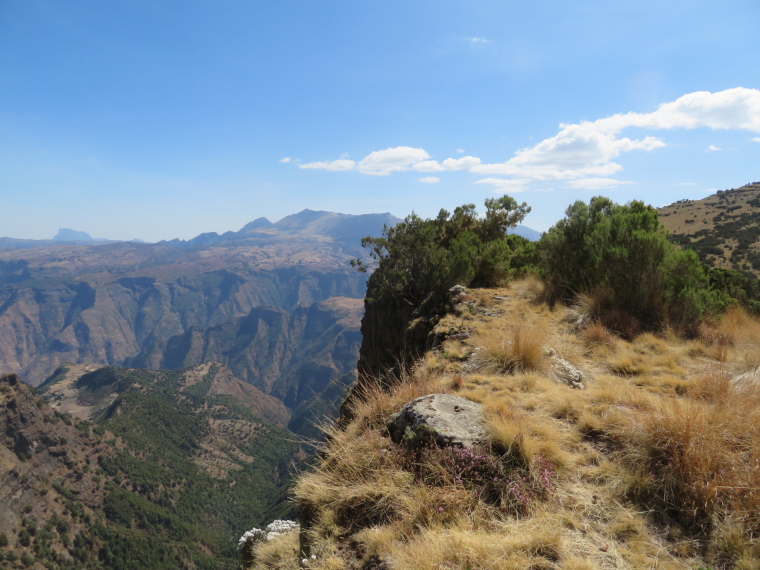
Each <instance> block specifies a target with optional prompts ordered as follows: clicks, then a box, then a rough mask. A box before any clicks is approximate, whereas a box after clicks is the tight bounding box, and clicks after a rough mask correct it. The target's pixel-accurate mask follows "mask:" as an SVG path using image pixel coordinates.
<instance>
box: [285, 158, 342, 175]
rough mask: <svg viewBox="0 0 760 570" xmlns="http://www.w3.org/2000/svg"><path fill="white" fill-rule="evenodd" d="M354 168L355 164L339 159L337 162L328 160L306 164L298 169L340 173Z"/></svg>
mask: <svg viewBox="0 0 760 570" xmlns="http://www.w3.org/2000/svg"><path fill="white" fill-rule="evenodd" d="M354 166H356V162H354V161H353V160H346V159H343V158H340V159H338V160H328V161H322V162H307V163H306V164H302V165H300V166H299V167H298V168H303V169H307V170H331V171H333V172H342V171H345V170H353V168H354Z"/></svg>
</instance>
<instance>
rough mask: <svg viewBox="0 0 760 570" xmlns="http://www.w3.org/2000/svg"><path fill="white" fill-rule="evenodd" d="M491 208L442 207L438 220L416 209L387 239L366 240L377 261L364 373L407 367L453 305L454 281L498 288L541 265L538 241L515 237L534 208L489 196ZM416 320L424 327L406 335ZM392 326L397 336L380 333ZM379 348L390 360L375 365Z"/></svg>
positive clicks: (368, 311)
mask: <svg viewBox="0 0 760 570" xmlns="http://www.w3.org/2000/svg"><path fill="white" fill-rule="evenodd" d="M485 206H486V213H485V216H483V217H480V216H478V214H477V212H476V210H475V206H474V205H473V204H465V205H463V206H460V207H458V208H456V209H455V210H454V213H453V214H451V213H449V212H447V211H446V210H441V211H440V212H439V214H438V216H437V217H436V218H435V219H422V218H420V217H419V216H417V215H416V214H414V213H412V214H411V215H409V216H407V217H406V219H404V221H402V222H400V223H399V224H397V225H396V226H394V227H385V228H384V229H383V235H382V237H366V238H364V239H363V240H362V245H363V246H364V247H368V248H370V252H369V255H370V257H371V258H372V259H373V260H374V263H375V267H374V272H373V274H372V276H371V277H370V279H369V282H368V284H367V295H366V299H365V309H366V310H365V317H364V319H363V321H362V322H363V323H368V322H370V321H372V325H371V326H364V325H363V327H362V333H363V336H364V340H363V345H362V356H361V360H360V371H361V372H362V373H369V374H373V373H379V372H382V371H384V370H387V369H390V368H392V367H393V366H394V365H396V364H398V363H399V362H400V363H402V364H407V363H408V362H410V361H411V360H412V359H413V358H414V356H415V354H416V353H418V352H419V351H421V350H424V348H425V346H424V339H425V337H426V335H427V333H428V332H429V331H430V330H431V329H432V325H431V323H433V321H435V320H436V318H437V317H438V316H439V315H441V314H443V312H444V311H445V310H446V305H447V303H448V301H449V299H448V296H449V289H450V288H451V287H453V286H454V285H457V284H461V285H465V286H468V285H473V286H496V285H499V284H500V283H502V282H504V281H505V280H507V279H509V278H510V277H511V276H512V275H513V274H514V273H515V272H516V271H519V270H526V269H527V268H528V267H530V266H531V265H533V264H534V263H535V261H534V260H535V252H534V249H535V248H534V245H533V244H532V243H530V242H529V241H528V240H526V239H524V238H522V237H520V236H516V235H507V230H508V229H509V228H510V227H514V226H515V225H516V224H518V223H519V222H520V221H522V219H523V218H524V217H525V215H526V214H527V213H528V212H529V211H530V207H528V205H527V204H525V203H523V204H518V203H517V202H516V201H515V200H514V199H513V198H511V197H509V196H502V197H501V198H494V199H488V200H486V201H485ZM352 265H354V267H356V268H358V269H359V270H360V271H366V270H367V269H368V266H367V264H366V263H365V262H363V261H359V260H356V261H354V262H353V263H352ZM413 320H418V325H419V326H418V327H417V329H416V331H415V332H414V334H409V335H408V337H409V338H406V339H405V338H404V334H405V331H406V329H407V326H408V325H409V323H410V322H412V321H413ZM384 330H385V331H390V330H392V331H393V338H375V336H377V335H378V334H379V333H378V331H384ZM373 335H375V336H373ZM420 341H422V344H423V346H420ZM371 346H374V347H376V352H377V353H378V354H380V353H382V357H380V358H379V360H382V362H372V363H369V364H368V363H367V360H366V358H367V354H368V352H371V349H369V348H368V347H371Z"/></svg>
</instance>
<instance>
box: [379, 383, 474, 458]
mask: <svg viewBox="0 0 760 570" xmlns="http://www.w3.org/2000/svg"><path fill="white" fill-rule="evenodd" d="M388 432H389V433H390V436H391V439H392V440H393V441H394V442H395V443H404V444H405V445H408V446H410V447H418V446H420V445H425V444H428V443H435V444H436V445H438V446H440V447H447V446H453V447H472V446H474V445H479V444H485V443H486V442H487V441H488V434H487V433H486V429H485V425H484V422H483V411H482V406H481V405H480V404H478V403H476V402H473V401H471V400H465V399H464V398H461V397H460V396H455V395H453V394H428V395H427V396H422V397H420V398H416V399H414V400H412V401H411V402H408V403H406V404H404V406H403V407H402V408H401V410H400V411H399V412H398V413H397V414H394V415H393V416H392V417H391V419H390V421H389V422H388Z"/></svg>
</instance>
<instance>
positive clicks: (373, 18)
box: [0, 0, 760, 241]
mask: <svg viewBox="0 0 760 570" xmlns="http://www.w3.org/2000/svg"><path fill="white" fill-rule="evenodd" d="M759 24H760V3H758V2H757V1H756V0H744V1H741V0H737V1H732V0H724V1H722V2H715V1H714V0H711V1H703V0H689V1H681V0H670V1H668V2H662V0H658V1H657V2H653V1H649V0H637V1H635V2H632V1H631V2H629V1H623V2H610V1H609V0H605V1H596V0H594V1H586V0H575V1H573V2H567V1H565V0H562V1H548V0H533V1H526V0H521V1H513V0H471V1H468V2H464V1H461V0H458V1H450V0H404V1H403V2H402V1H397V0H383V1H379V0H362V1H356V0H343V1H332V0H319V1H315V0H300V1H296V0H278V1H277V2H274V1H265V0H260V1H257V2H254V1H252V0H218V1H215V2H211V1H209V0H181V1H180V0H151V1H145V0H108V2H103V1H102V0H68V1H67V2H61V1H60V0H0V212H2V225H0V236H7V237H14V238H26V239H49V238H52V237H53V236H54V235H55V234H56V233H57V232H58V229H59V228H72V229H75V230H79V231H85V232H88V233H89V234H90V235H92V236H93V237H96V238H109V239H133V238H139V239H142V240H145V241H159V240H162V239H172V238H175V237H178V238H181V239H189V238H192V237H194V236H196V235H198V234H199V233H202V232H210V231H216V232H219V233H222V232H225V231H228V230H233V231H236V230H238V229H240V228H241V227H242V226H243V225H245V224H246V223H247V222H249V221H252V220H254V219H256V218H258V217H261V216H265V217H267V218H269V219H270V220H272V221H277V220H278V219H280V218H282V217H284V216H287V215H290V214H293V213H296V212H298V211H300V210H302V209H304V208H309V209H312V210H329V211H335V212H343V213H347V214H363V213H379V212H391V213H392V214H395V215H396V216H399V217H404V216H406V215H408V214H410V213H411V212H412V211H414V212H416V213H417V214H418V215H420V216H423V217H433V216H435V215H436V214H437V213H438V211H439V210H440V209H441V208H445V209H447V210H449V211H451V210H453V209H454V208H455V207H456V206H458V205H461V204H467V203H474V204H476V205H477V206H478V207H479V208H480V209H481V210H483V201H484V200H485V199H486V198H489V197H497V196H501V195H503V194H509V195H511V196H512V197H514V198H515V199H517V200H518V201H519V202H523V201H524V202H527V203H528V204H529V205H530V206H531V208H532V211H531V213H530V214H529V215H528V216H527V217H526V219H525V221H524V224H525V225H527V226H529V227H531V228H533V229H535V230H538V231H545V230H546V229H548V228H549V227H550V226H552V225H553V224H554V223H556V221H558V220H559V219H561V218H562V216H563V215H564V210H565V209H566V208H567V206H568V205H570V204H571V203H573V202H574V201H576V200H584V201H588V200H589V199H590V198H591V197H592V196H595V195H600V194H601V195H605V196H608V197H610V198H612V199H613V200H615V201H616V202H619V203H625V202H628V201H630V200H634V199H636V200H643V201H645V202H647V203H650V204H652V205H654V206H663V205H667V204H670V203H672V202H675V201H677V200H681V199H700V198H703V197H706V196H708V195H709V194H710V193H713V192H715V191H716V190H718V189H729V188H735V187H739V186H742V185H744V184H747V183H750V182H754V181H757V180H760V66H759V65H758V61H760V34H758V33H757V28H758V25H759Z"/></svg>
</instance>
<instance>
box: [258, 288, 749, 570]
mask: <svg viewBox="0 0 760 570" xmlns="http://www.w3.org/2000/svg"><path fill="white" fill-rule="evenodd" d="M535 294H536V293H535V291H534V286H533V285H531V283H530V282H529V281H527V282H522V283H516V284H514V285H513V286H511V287H509V288H505V289H499V290H497V291H493V290H488V291H480V292H478V291H476V292H471V297H472V298H473V299H476V303H477V306H478V307H482V308H483V309H484V310H485V312H483V313H477V312H472V313H466V314H464V315H459V316H456V317H447V319H446V320H445V322H443V324H442V327H443V328H444V330H445V331H448V330H449V329H450V328H454V329H455V330H457V331H460V332H461V331H465V332H467V333H468V334H466V335H462V334H458V335H457V336H456V337H455V338H453V339H452V340H447V341H446V342H445V343H444V344H443V346H442V348H441V349H440V350H439V351H436V353H435V354H432V353H431V354H428V355H427V356H426V357H425V359H423V360H422V361H421V362H420V363H419V365H418V367H417V368H416V369H415V370H413V371H411V372H409V373H407V374H404V375H403V376H402V377H400V378H397V379H395V381H393V382H391V383H390V384H391V387H390V388H381V387H378V386H377V385H375V384H372V383H368V384H367V385H366V387H365V388H363V389H362V390H361V391H360V392H359V396H358V397H357V398H355V399H354V401H353V402H352V403H351V411H352V413H353V420H352V421H351V422H350V423H349V424H348V425H346V426H344V427H343V428H341V429H338V428H337V427H335V426H329V427H328V428H327V429H328V438H327V442H326V443H325V444H324V445H323V448H322V450H321V459H320V460H319V462H318V464H317V465H316V466H315V468H314V469H312V470H311V471H310V472H308V473H306V474H304V475H302V476H301V477H300V479H299V482H298V485H297V487H296V490H295V497H296V500H297V501H298V503H299V506H300V510H301V513H302V515H301V518H302V523H303V524H304V536H305V537H306V539H307V540H306V543H307V544H308V545H309V547H310V551H309V552H310V553H314V554H315V555H316V556H317V559H316V560H315V561H313V562H310V563H309V567H310V568H317V569H324V568H357V569H358V568H362V567H364V566H363V565H366V567H368V568H379V567H381V566H379V565H380V564H384V565H385V566H382V567H384V568H388V569H406V568H409V569H417V568H450V569H454V568H470V569H475V568H483V569H485V568H489V569H490V568H521V569H522V568H563V569H577V570H581V569H587V568H595V569H597V568H602V569H622V568H661V569H663V568H664V569H670V568H673V569H675V568H699V567H702V568H716V569H717V568H744V569H749V568H760V540H759V539H758V537H760V386H759V385H760V382H758V381H754V380H752V378H753V377H752V376H751V373H754V372H753V371H755V370H756V369H757V366H758V365H760V322H758V321H757V320H755V319H752V318H751V317H749V316H748V315H746V313H743V312H741V311H740V310H738V309H733V310H732V311H731V312H729V313H728V314H727V315H726V316H724V317H723V319H722V320H720V321H716V322H714V323H709V324H707V325H704V326H703V328H702V329H701V331H700V336H698V337H697V338H692V339H690V340H686V339H683V338H680V337H678V336H677V335H676V334H675V333H673V332H672V331H667V330H666V331H664V332H662V333H658V334H652V333H643V334H639V333H638V332H636V333H635V334H634V333H633V332H632V331H633V328H630V329H629V330H628V333H627V334H628V339H627V340H626V338H623V337H622V336H620V334H619V332H620V331H617V330H611V329H610V328H607V327H608V326H609V322H610V321H609V320H607V319H605V320H604V323H606V324H605V325H604V326H603V325H602V324H600V322H599V321H597V320H596V319H594V318H590V319H587V320H586V321H585V322H583V326H580V327H575V326H573V325H572V323H570V325H568V321H567V318H566V316H567V314H568V311H567V310H565V309H562V310H555V311H551V310H549V309H548V308H547V307H546V306H545V305H539V304H535V302H534V301H535ZM602 300H603V299H602ZM597 301H598V302H601V301H600V300H599V299H597ZM597 301H594V300H593V299H591V300H590V301H588V303H591V305H593V303H594V302H597ZM591 314H592V317H593V312H592V313H591ZM547 347H551V348H553V349H555V350H556V352H557V353H558V354H559V355H561V356H562V357H563V358H566V359H567V360H569V361H570V362H572V363H573V365H575V366H577V367H579V368H581V369H583V370H584V373H586V372H587V371H589V374H587V382H586V386H587V389H586V390H575V389H572V388H570V387H569V386H567V385H564V384H560V383H557V382H556V381H555V380H553V377H552V370H551V361H550V358H549V357H547V356H546V352H545V349H546V348H547ZM476 349H477V350H476ZM473 352H474V353H475V356H472V357H470V356H469V355H471V354H472V353H473ZM742 373H749V374H748V375H747V377H746V378H747V379H745V380H737V377H738V375H739V374H742ZM447 391H455V392H456V393H457V394H458V395H460V396H462V397H465V398H468V399H470V400H473V401H476V402H480V403H481V404H483V406H484V408H483V410H484V416H485V421H486V427H487V431H488V434H489V439H490V444H491V450H490V455H489V453H488V451H484V450H481V451H478V452H477V454H480V455H479V456H478V458H476V465H475V467H474V468H471V467H467V468H465V469H464V471H467V470H468V469H474V471H467V472H468V473H470V475H466V476H464V477H462V473H463V471H462V469H463V468H462V467H461V465H462V462H461V461H460V459H461V458H460V457H459V456H457V455H456V453H453V454H452V453H450V452H422V451H418V452H409V451H405V450H404V449H402V448H400V446H396V445H395V444H392V443H391V442H390V440H389V439H388V437H387V434H386V428H385V425H386V423H387V421H388V419H389V418H390V416H391V415H392V414H393V413H395V412H396V411H398V409H399V408H400V407H401V406H402V405H403V404H405V403H406V402H408V401H409V400H412V399H414V398H416V397H418V396H422V395H426V394H429V393H433V392H447ZM457 465H459V467H457ZM488 474H491V475H494V476H495V478H496V479H498V480H497V481H493V480H490V481H488V480H487V477H486V475H488ZM542 477H545V479H542ZM492 479H493V477H492ZM542 482H543V483H542ZM521 497H522V499H521ZM292 549H293V543H292V542H291V543H289V546H285V545H280V546H277V545H272V546H271V552H270V551H267V552H268V553H267V554H266V556H268V557H269V558H266V560H267V561H268V562H267V564H269V565H268V566H260V567H261V568H263V567H271V568H283V569H284V568H292V567H296V566H292V559H291V560H290V561H289V562H287V563H285V562H283V561H282V560H281V559H280V558H282V557H287V556H292ZM278 552H279V554H277V553H278ZM264 555H265V554H264V552H263V551H262V556H264ZM262 560H264V558H262ZM278 564H279V565H278ZM287 564H291V565H290V566H289V565H287Z"/></svg>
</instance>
